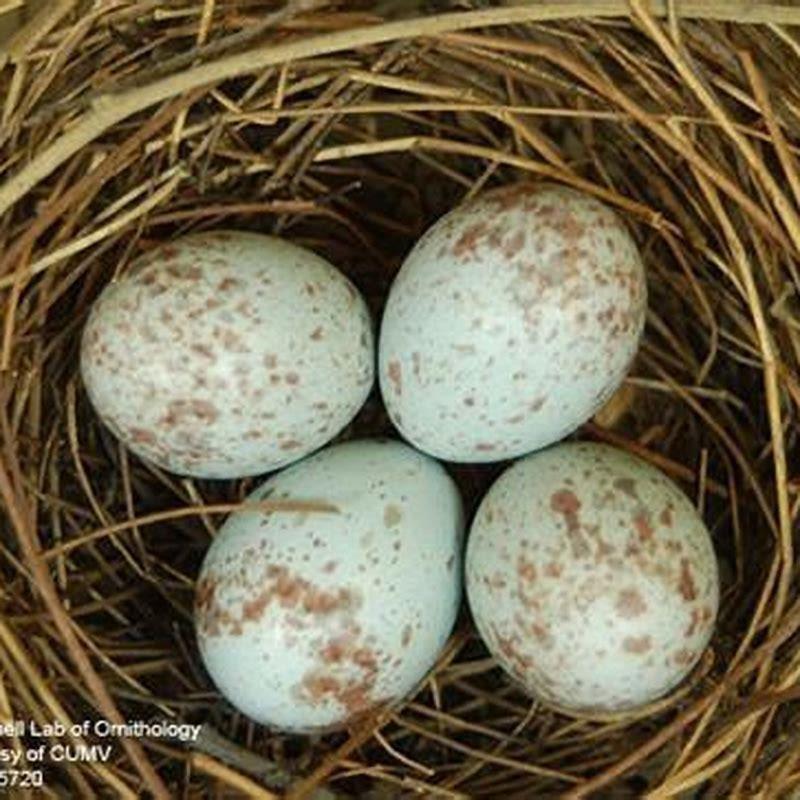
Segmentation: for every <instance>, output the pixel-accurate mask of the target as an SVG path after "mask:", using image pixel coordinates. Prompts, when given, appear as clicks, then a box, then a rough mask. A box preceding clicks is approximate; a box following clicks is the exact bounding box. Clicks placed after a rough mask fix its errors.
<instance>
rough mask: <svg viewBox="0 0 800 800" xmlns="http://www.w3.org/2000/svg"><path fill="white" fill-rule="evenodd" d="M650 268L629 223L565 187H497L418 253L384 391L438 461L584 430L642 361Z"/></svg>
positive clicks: (403, 287) (438, 229) (387, 321)
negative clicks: (633, 365)
mask: <svg viewBox="0 0 800 800" xmlns="http://www.w3.org/2000/svg"><path fill="white" fill-rule="evenodd" d="M646 295H647V292H646V284H645V273H644V267H643V264H642V260H641V257H640V255H639V252H638V250H637V247H636V244H635V242H634V241H633V239H632V237H631V236H630V234H629V233H628V231H627V229H626V228H625V225H624V224H623V222H622V220H621V219H620V217H619V216H618V215H617V214H616V213H615V212H614V211H613V210H612V209H611V208H609V207H607V206H606V205H604V204H603V203H601V202H600V201H598V200H596V199H595V198H593V197H590V196H588V195H585V194H582V193H580V192H577V191H575V190H574V189H570V188H567V187H564V186H557V185H553V184H544V185H533V184H515V185H513V186H509V187H504V188H501V189H497V190H493V191H489V192H487V193H485V194H483V195H480V196H478V197H477V198H475V199H473V200H470V201H468V202H466V203H464V204H463V205H462V206H460V207H458V208H456V209H455V210H454V211H452V212H450V213H449V214H447V215H446V216H445V217H443V218H442V219H441V220H439V221H438V222H437V223H436V224H435V225H434V226H433V227H432V228H430V229H429V230H428V231H427V233H426V234H425V235H424V236H423V237H422V239H420V241H419V242H418V243H417V245H416V246H415V247H414V249H413V250H412V251H411V253H410V254H409V256H408V257H407V259H406V261H405V262H404V264H403V266H402V268H401V269H400V271H399V273H398V275H397V277H396V279H395V281H394V284H393V285H392V288H391V291H390V294H389V297H388V300H387V303H386V308H385V311H384V316H383V322H382V326H381V334H380V341H379V347H378V349H379V379H380V386H381V392H382V394H383V398H384V401H385V404H386V407H387V410H388V412H389V415H390V416H391V418H392V421H393V422H394V424H395V425H396V427H397V428H398V430H399V431H400V432H401V433H402V434H403V436H404V437H405V438H407V439H408V440H409V441H410V442H412V443H413V444H414V445H415V446H417V447H418V448H420V449H421V450H424V451H425V452H427V453H430V454H431V455H434V456H436V457H438V458H443V459H448V460H451V461H460V462H487V461H498V460H502V459H507V458H512V457H515V456H518V455H521V454H523V453H527V452H529V451H531V450H535V449H538V448H541V447H544V446H546V445H549V444H551V443H553V442H555V441H558V440H560V439H562V438H563V437H564V436H565V435H567V434H568V433H570V432H572V431H573V430H575V429H576V428H577V427H578V426H579V425H581V424H582V423H584V422H585V421H586V420H588V419H589V418H590V417H591V416H592V414H593V413H594V412H595V411H596V410H597V409H599V408H600V407H601V406H602V405H603V404H604V403H605V401H606V400H607V399H608V398H609V397H610V396H611V395H612V394H613V393H614V391H615V390H616V388H617V387H618V386H619V385H620V383H621V381H622V379H623V378H624V376H625V374H626V372H627V371H628V368H629V366H630V364H631V361H632V359H633V357H634V355H635V353H636V350H637V347H638V343H639V339H640V336H641V333H642V329H643V327H644V321H645V311H646V304H647V299H646Z"/></svg>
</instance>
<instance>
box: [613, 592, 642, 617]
mask: <svg viewBox="0 0 800 800" xmlns="http://www.w3.org/2000/svg"><path fill="white" fill-rule="evenodd" d="M616 609H617V614H619V615H620V616H621V617H624V618H625V619H632V618H633V617H638V616H641V615H642V614H644V613H645V611H647V603H645V602H644V600H643V599H642V596H641V595H640V594H639V592H637V591H636V589H623V591H621V592H620V593H619V595H618V596H617V604H616Z"/></svg>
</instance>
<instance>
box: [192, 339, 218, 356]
mask: <svg viewBox="0 0 800 800" xmlns="http://www.w3.org/2000/svg"><path fill="white" fill-rule="evenodd" d="M189 349H190V350H191V351H192V352H193V353H197V355H199V356H203V358H207V359H208V360H209V361H214V360H215V359H214V351H213V350H212V349H211V348H210V347H209V346H208V345H205V344H198V343H197V342H195V343H194V344H191V345H189Z"/></svg>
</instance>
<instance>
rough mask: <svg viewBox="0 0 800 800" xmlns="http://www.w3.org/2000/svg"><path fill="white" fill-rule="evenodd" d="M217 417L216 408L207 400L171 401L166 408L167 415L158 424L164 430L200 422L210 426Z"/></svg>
mask: <svg viewBox="0 0 800 800" xmlns="http://www.w3.org/2000/svg"><path fill="white" fill-rule="evenodd" d="M218 416H219V412H218V411H217V409H216V407H215V406H214V405H213V404H212V403H209V402H208V401H207V400H173V401H172V402H171V403H169V405H168V406H167V413H166V414H165V415H164V416H163V417H162V418H161V420H160V423H161V425H163V426H164V427H165V428H172V427H175V426H176V425H180V424H182V423H189V424H191V423H193V422H194V421H195V420H200V421H201V422H203V423H205V424H211V423H212V422H214V421H215V420H216V419H217V417H218Z"/></svg>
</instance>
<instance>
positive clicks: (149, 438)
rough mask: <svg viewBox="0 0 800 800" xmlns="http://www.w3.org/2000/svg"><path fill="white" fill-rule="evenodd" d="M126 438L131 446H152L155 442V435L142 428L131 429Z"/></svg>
mask: <svg viewBox="0 0 800 800" xmlns="http://www.w3.org/2000/svg"><path fill="white" fill-rule="evenodd" d="M128 436H129V437H130V440H131V442H132V443H133V444H145V445H154V444H155V443H156V441H157V439H156V435H155V434H154V433H153V432H152V431H148V430H145V429H144V428H131V429H130V430H129V431H128Z"/></svg>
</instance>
